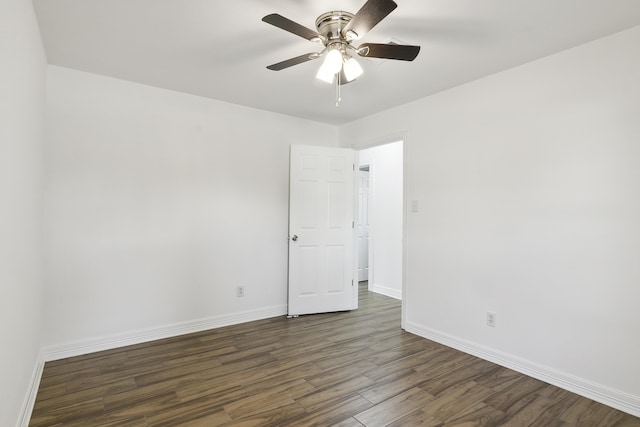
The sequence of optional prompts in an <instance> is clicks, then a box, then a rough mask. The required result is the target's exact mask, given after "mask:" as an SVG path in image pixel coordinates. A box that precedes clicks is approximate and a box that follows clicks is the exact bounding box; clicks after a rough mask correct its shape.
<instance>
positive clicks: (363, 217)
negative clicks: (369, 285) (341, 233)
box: [357, 170, 369, 282]
mask: <svg viewBox="0 0 640 427" xmlns="http://www.w3.org/2000/svg"><path fill="white" fill-rule="evenodd" d="M357 231H358V281H359V282H362V281H363V280H368V279H369V171H367V170H360V173H359V174H358V224H357Z"/></svg>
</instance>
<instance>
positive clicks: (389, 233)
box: [359, 141, 403, 299]
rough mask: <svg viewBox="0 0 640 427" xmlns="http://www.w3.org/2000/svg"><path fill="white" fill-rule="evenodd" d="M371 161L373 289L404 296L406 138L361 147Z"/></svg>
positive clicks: (362, 156) (364, 158)
mask: <svg viewBox="0 0 640 427" xmlns="http://www.w3.org/2000/svg"><path fill="white" fill-rule="evenodd" d="M359 164H360V166H365V165H369V289H370V290H371V291H373V292H377V293H380V294H383V295H387V296H390V297H393V298H397V299H401V298H402V226H403V225H402V218H403V215H402V209H403V200H402V197H403V142H402V141H397V142H393V143H390V144H384V145H380V146H376V147H372V148H367V149H365V150H361V151H360V156H359Z"/></svg>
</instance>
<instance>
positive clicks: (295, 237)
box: [291, 234, 298, 242]
mask: <svg viewBox="0 0 640 427" xmlns="http://www.w3.org/2000/svg"><path fill="white" fill-rule="evenodd" d="M291 240H293V241H294V242H297V241H298V235H297V234H294V235H293V236H291Z"/></svg>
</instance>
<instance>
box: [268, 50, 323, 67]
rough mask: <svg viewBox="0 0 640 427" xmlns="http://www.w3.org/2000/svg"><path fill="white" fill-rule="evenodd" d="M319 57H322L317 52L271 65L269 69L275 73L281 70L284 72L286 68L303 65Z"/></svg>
mask: <svg viewBox="0 0 640 427" xmlns="http://www.w3.org/2000/svg"><path fill="white" fill-rule="evenodd" d="M319 57H320V55H318V54H317V53H315V52H312V53H305V54H304V55H300V56H296V57H295V58H291V59H287V60H286V61H282V62H278V63H277V64H272V65H269V66H268V67H267V68H268V69H270V70H273V71H280V70H284V69H285V68H289V67H293V66H294V65H298V64H302V63H303V62H307V61H311V60H313V59H317V58H319Z"/></svg>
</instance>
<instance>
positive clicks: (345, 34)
mask: <svg viewBox="0 0 640 427" xmlns="http://www.w3.org/2000/svg"><path fill="white" fill-rule="evenodd" d="M396 7H398V5H397V4H396V3H395V2H394V1H393V0H368V1H367V2H366V3H365V4H364V5H363V6H362V8H360V10H359V11H358V12H357V13H356V14H355V15H354V14H352V13H349V12H345V11H342V10H339V11H332V12H327V13H323V14H322V15H320V16H319V17H318V18H317V19H316V29H317V31H315V30H312V29H310V28H307V27H305V26H303V25H300V24H298V23H297V22H294V21H292V20H290V19H288V18H285V17H284V16H282V15H279V14H277V13H272V14H270V15H267V16H265V17H264V18H262V20H263V21H264V22H266V23H268V24H271V25H273V26H276V27H278V28H281V29H283V30H285V31H289V32H290V33H293V34H295V35H297V36H300V37H302V38H305V39H307V40H309V41H312V42H317V43H322V44H323V45H324V49H323V50H322V51H320V52H311V53H305V54H304V55H300V56H297V57H295V58H291V59H287V60H286V61H282V62H278V63H276V64H272V65H269V66H268V67H267V68H268V69H270V70H274V71H280V70H283V69H285V68H289V67H292V66H294V65H298V64H302V63H304V62H307V61H311V60H314V59H318V58H320V57H322V56H324V57H325V60H324V62H323V64H322V66H321V67H320V69H319V70H318V73H317V75H316V77H317V78H318V79H320V80H323V81H325V82H327V83H333V82H334V81H335V82H336V88H337V92H338V94H337V96H336V105H338V103H339V102H340V95H339V89H340V85H342V84H346V83H349V82H351V81H353V80H355V79H356V78H358V77H360V76H361V75H362V73H363V70H362V67H361V66H360V64H358V62H357V61H356V60H355V59H354V58H353V55H354V54H357V55H359V56H362V57H366V58H383V59H396V60H401V61H413V60H414V59H415V58H416V56H418V53H419V52H420V46H410V45H399V44H394V43H388V44H384V43H363V44H361V45H359V46H357V47H356V46H353V44H352V43H353V42H355V41H356V40H359V39H361V38H362V37H363V36H364V35H365V34H366V33H367V32H369V30H371V29H372V28H373V27H375V26H376V25H377V24H378V23H379V22H380V21H382V20H383V19H384V18H385V17H386V16H387V15H389V14H390V13H391V12H392V11H393V10H394V9H395V8H396Z"/></svg>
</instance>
